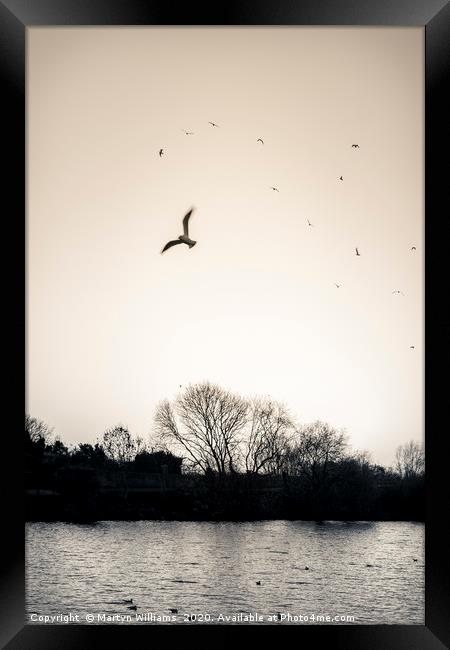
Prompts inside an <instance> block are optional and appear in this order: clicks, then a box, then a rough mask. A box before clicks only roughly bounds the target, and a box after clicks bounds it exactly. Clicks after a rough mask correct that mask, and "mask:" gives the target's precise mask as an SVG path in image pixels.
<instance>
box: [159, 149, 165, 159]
mask: <svg viewBox="0 0 450 650" xmlns="http://www.w3.org/2000/svg"><path fill="white" fill-rule="evenodd" d="M163 153H164V149H160V150H159V157H160V158H161V156H162V155H163Z"/></svg>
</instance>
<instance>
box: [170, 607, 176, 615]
mask: <svg viewBox="0 0 450 650" xmlns="http://www.w3.org/2000/svg"><path fill="white" fill-rule="evenodd" d="M169 612H172V614H178V609H176V607H169Z"/></svg>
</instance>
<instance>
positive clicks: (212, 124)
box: [208, 122, 219, 127]
mask: <svg viewBox="0 0 450 650" xmlns="http://www.w3.org/2000/svg"><path fill="white" fill-rule="evenodd" d="M208 124H211V126H217V127H218V126H219V125H218V124H214V122H208Z"/></svg>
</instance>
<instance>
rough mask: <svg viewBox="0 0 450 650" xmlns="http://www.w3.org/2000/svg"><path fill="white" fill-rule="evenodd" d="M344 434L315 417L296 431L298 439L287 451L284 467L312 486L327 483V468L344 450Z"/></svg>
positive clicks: (342, 454) (321, 485)
mask: <svg viewBox="0 0 450 650" xmlns="http://www.w3.org/2000/svg"><path fill="white" fill-rule="evenodd" d="M347 446H348V443H347V436H346V434H345V433H344V432H343V431H338V430H337V429H333V428H332V427H331V426H330V425H329V424H327V423H326V422H321V421H319V420H317V421H316V422H313V423H312V424H308V425H306V426H303V427H302V428H301V429H299V431H298V441H297V442H296V443H295V444H294V445H293V446H292V447H291V449H290V451H289V453H288V454H287V458H286V461H287V469H288V471H289V473H291V474H297V475H302V476H304V477H305V478H306V479H307V480H308V481H309V483H310V484H311V486H312V487H313V488H315V489H319V488H321V487H324V486H325V485H327V484H328V483H329V479H330V469H331V467H332V465H333V464H334V463H337V462H338V461H340V460H341V459H342V458H343V457H344V455H345V452H346V450H347Z"/></svg>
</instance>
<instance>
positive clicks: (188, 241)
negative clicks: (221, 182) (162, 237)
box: [161, 208, 197, 253]
mask: <svg viewBox="0 0 450 650" xmlns="http://www.w3.org/2000/svg"><path fill="white" fill-rule="evenodd" d="M193 210H194V208H191V209H190V210H189V212H188V213H187V214H186V215H185V216H184V219H183V234H182V235H180V236H179V237H178V239H172V240H171V241H169V242H167V244H166V245H165V246H164V248H163V249H162V251H161V253H164V251H166V250H168V249H169V248H172V246H176V245H177V244H187V245H188V246H189V248H192V247H193V246H195V244H196V243H197V242H196V241H194V240H193V239H191V238H190V237H189V219H190V216H191V214H192V211H193Z"/></svg>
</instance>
